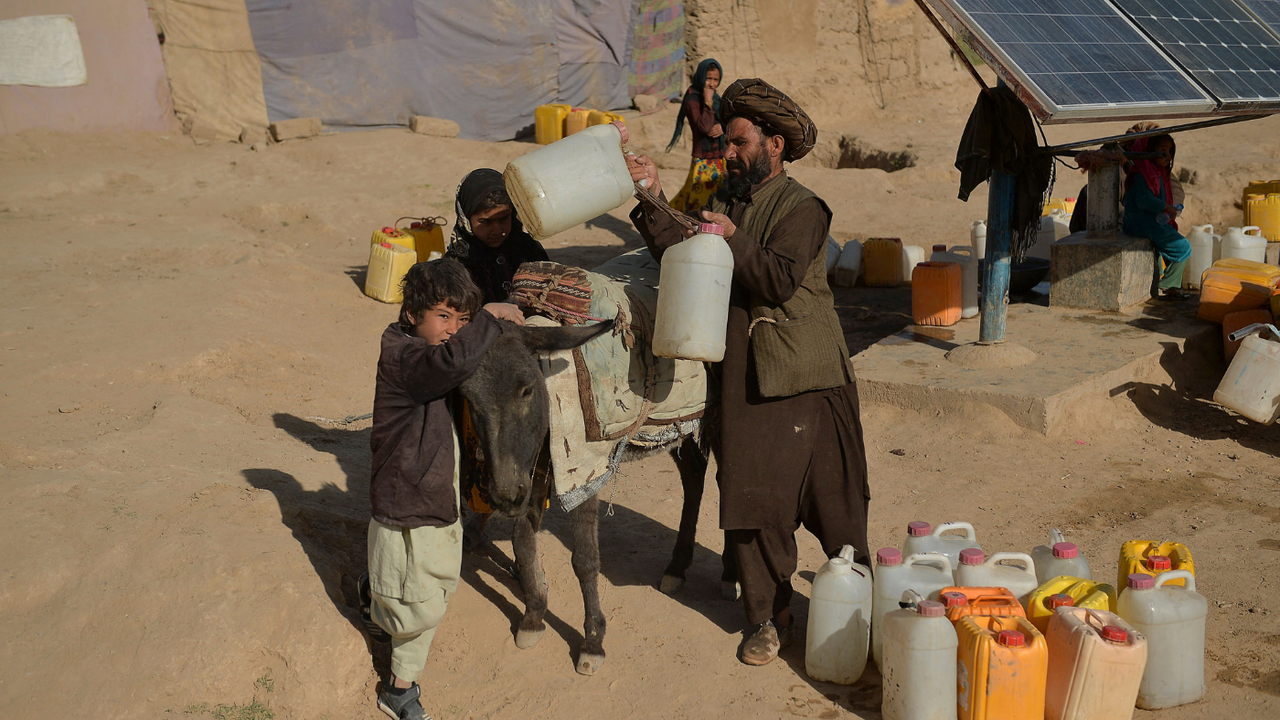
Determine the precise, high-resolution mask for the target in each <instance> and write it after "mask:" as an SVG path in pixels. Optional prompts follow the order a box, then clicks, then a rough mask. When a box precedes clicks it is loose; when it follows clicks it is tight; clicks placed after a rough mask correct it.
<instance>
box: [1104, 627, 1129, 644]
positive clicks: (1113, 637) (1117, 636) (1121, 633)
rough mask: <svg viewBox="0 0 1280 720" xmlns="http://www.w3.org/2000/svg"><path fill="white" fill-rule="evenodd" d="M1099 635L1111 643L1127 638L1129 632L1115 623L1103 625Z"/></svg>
mask: <svg viewBox="0 0 1280 720" xmlns="http://www.w3.org/2000/svg"><path fill="white" fill-rule="evenodd" d="M1101 635H1102V639H1103V640H1110V641H1111V642H1113V643H1122V642H1126V641H1128V639H1129V633H1127V632H1125V630H1124V628H1118V627H1116V626H1115V625H1104V626H1103V628H1102V633H1101Z"/></svg>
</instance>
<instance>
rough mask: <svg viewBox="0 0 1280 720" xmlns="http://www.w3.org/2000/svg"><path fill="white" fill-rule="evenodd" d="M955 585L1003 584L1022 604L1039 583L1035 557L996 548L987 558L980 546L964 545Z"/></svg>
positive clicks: (992, 585) (989, 585)
mask: <svg viewBox="0 0 1280 720" xmlns="http://www.w3.org/2000/svg"><path fill="white" fill-rule="evenodd" d="M1006 562H1012V563H1017V564H1014V565H1007V564H1005V563H1006ZM956 585H959V586H960V587H1002V588H1006V589H1007V590H1008V591H1009V592H1011V593H1013V596H1014V597H1016V598H1018V602H1020V603H1022V607H1023V608H1025V607H1026V606H1027V599H1028V598H1030V597H1031V593H1033V592H1035V591H1036V588H1038V587H1040V581H1039V580H1037V579H1036V561H1035V560H1032V559H1031V556H1030V555H1028V554H1026V553H1019V552H998V553H995V554H993V555H992V556H991V557H990V558H987V557H985V556H984V555H983V554H982V551H981V550H978V549H976V548H967V549H965V550H961V551H960V567H958V568H956Z"/></svg>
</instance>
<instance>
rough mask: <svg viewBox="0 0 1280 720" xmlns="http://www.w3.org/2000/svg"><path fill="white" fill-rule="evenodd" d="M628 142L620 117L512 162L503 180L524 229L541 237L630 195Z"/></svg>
mask: <svg viewBox="0 0 1280 720" xmlns="http://www.w3.org/2000/svg"><path fill="white" fill-rule="evenodd" d="M626 142H627V126H626V125H624V124H622V123H621V122H612V123H608V124H606V125H594V126H592V127H589V128H587V129H586V130H582V131H581V132H577V133H574V134H573V135H570V136H569V137H567V138H564V139H563V140H557V141H555V142H553V143H551V144H550V145H545V146H543V147H541V148H539V149H537V150H534V151H533V152H531V153H528V154H527V155H521V156H520V157H518V158H516V159H515V160H512V161H511V162H509V163H507V169H506V171H505V172H503V173H502V180H503V183H504V184H505V185H506V186H507V194H509V195H510V196H511V202H512V203H514V204H515V206H516V214H517V215H519V217H520V222H522V223H524V227H525V229H526V230H528V231H529V233H530V234H531V235H533V236H534V237H535V238H537V239H539V240H541V239H543V238H547V237H551V236H552V235H555V234H556V233H558V232H563V231H565V230H568V229H569V228H571V227H573V226H574V225H579V224H581V223H584V222H586V221H588V220H590V219H592V218H594V217H599V216H600V215H603V214H604V213H607V212H609V211H610V210H613V209H614V208H616V207H619V206H621V205H622V204H623V203H625V202H627V201H628V200H630V199H631V197H632V196H633V195H634V194H635V184H634V183H632V182H631V172H630V171H629V170H627V161H626V158H625V157H623V154H622V146H623V145H625V144H626Z"/></svg>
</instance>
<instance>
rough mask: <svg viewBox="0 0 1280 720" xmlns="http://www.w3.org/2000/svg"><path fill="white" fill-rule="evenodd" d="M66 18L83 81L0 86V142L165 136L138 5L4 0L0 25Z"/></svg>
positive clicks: (159, 88)
mask: <svg viewBox="0 0 1280 720" xmlns="http://www.w3.org/2000/svg"><path fill="white" fill-rule="evenodd" d="M34 15H70V16H71V18H72V19H73V20H75V24H76V29H77V31H78V33H79V35H80V45H81V48H82V49H83V51H84V63H85V70H86V73H87V75H88V78H89V81H88V83H86V84H84V85H78V86H76V87H56V88H52V87H27V86H22V85H0V135H2V134H7V133H16V132H21V131H23V130H28V129H32V128H47V129H51V130H65V131H73V132H75V131H80V132H83V131H94V132H101V131H113V130H171V129H173V126H174V121H173V109H172V104H171V103H170V100H169V83H168V80H167V79H166V78H165V72H164V62H163V60H161V58H160V44H159V42H157V40H156V33H155V29H154V27H153V26H152V24H151V21H150V20H149V19H148V18H147V6H146V3H145V2H144V1H143V0H7V1H6V2H5V3H3V4H0V20H13V19H16V18H20V17H29V16H34Z"/></svg>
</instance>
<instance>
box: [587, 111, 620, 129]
mask: <svg viewBox="0 0 1280 720" xmlns="http://www.w3.org/2000/svg"><path fill="white" fill-rule="evenodd" d="M611 122H620V123H626V120H623V119H622V116H621V115H619V114H618V113H612V112H605V111H604V110H592V111H591V112H589V113H587V127H591V126H593V125H607V124H609V123H611Z"/></svg>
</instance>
